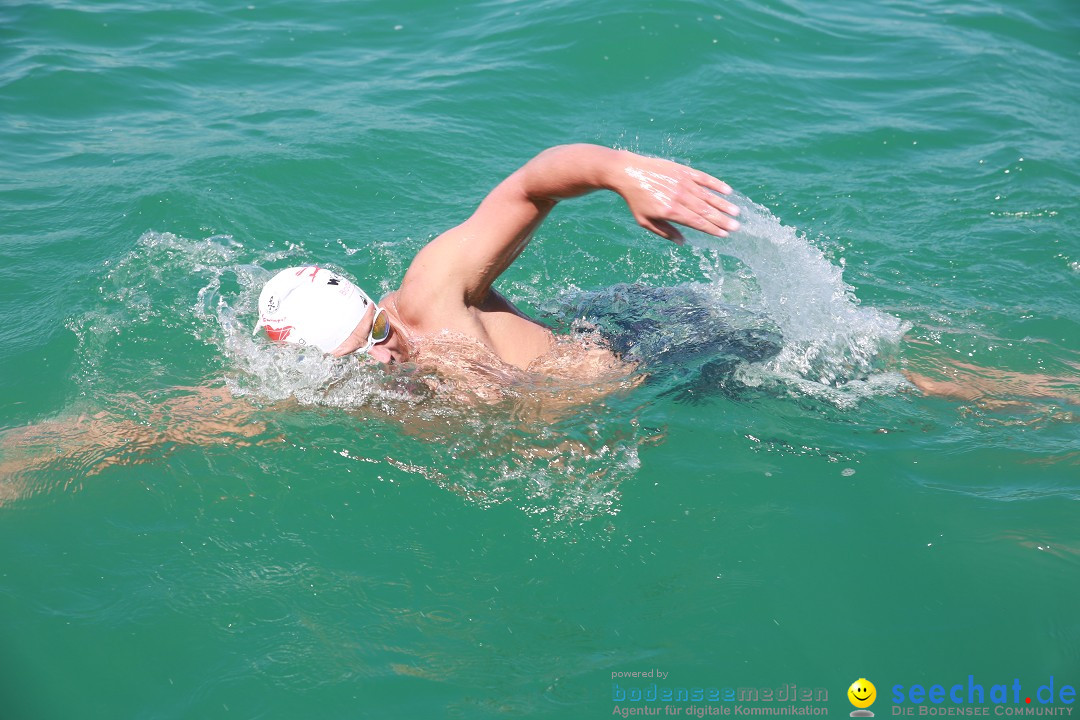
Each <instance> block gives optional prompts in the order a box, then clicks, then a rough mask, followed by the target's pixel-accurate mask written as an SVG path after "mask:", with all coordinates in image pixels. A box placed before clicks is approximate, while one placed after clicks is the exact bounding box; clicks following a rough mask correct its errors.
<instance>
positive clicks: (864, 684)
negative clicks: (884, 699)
mask: <svg viewBox="0 0 1080 720" xmlns="http://www.w3.org/2000/svg"><path fill="white" fill-rule="evenodd" d="M847 697H848V700H850V701H851V704H852V705H854V706H855V708H856V709H855V710H852V711H851V717H874V713H872V712H871V711H869V710H867V709H866V708H868V707H870V706H871V705H873V704H874V701H875V700H877V688H875V687H874V683H872V682H870V681H869V680H867V679H866V678H859V679H858V680H856V681H855V682H853V683H851V687H849V688H848V689H847Z"/></svg>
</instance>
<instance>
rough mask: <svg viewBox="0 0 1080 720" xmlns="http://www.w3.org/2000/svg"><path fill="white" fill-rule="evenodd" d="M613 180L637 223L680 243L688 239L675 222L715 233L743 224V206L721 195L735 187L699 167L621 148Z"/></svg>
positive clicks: (613, 184)
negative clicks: (739, 206)
mask: <svg viewBox="0 0 1080 720" xmlns="http://www.w3.org/2000/svg"><path fill="white" fill-rule="evenodd" d="M609 183H610V187H611V189H612V190H614V191H615V192H617V193H619V195H621V196H622V197H623V199H624V200H626V204H627V206H629V208H630V212H631V213H633V215H634V219H635V220H637V222H638V225H641V227H643V228H645V229H646V230H649V231H651V232H654V233H656V234H657V235H659V236H660V237H662V238H665V239H667V240H671V241H672V242H674V243H676V244H678V245H682V244H683V242H685V239H684V238H683V235H682V233H681V232H679V230H678V228H676V227H675V225H673V224H672V223H678V224H679V225H685V226H686V227H689V228H693V229H694V230H700V231H701V232H703V233H707V234H709V235H714V236H716V237H727V236H728V233H731V232H735V231H736V230H738V229H739V222H738V220H736V219H735V218H736V217H737V216H738V214H739V208H738V207H737V206H736V205H734V204H733V203H731V202H728V201H727V200H725V199H724V198H723V197H721V195H730V194H731V186H729V185H728V184H727V183H726V182H723V181H722V180H719V179H717V178H715V177H713V176H712V175H709V174H708V173H703V172H701V171H700V170H695V169H693V168H690V167H687V166H685V165H680V164H679V163H677V162H672V161H670V160H663V159H660V158H650V157H643V156H641V155H636V154H634V153H631V152H628V151H621V152H620V154H619V162H618V163H617V164H616V166H615V171H614V172H611V173H610V174H609Z"/></svg>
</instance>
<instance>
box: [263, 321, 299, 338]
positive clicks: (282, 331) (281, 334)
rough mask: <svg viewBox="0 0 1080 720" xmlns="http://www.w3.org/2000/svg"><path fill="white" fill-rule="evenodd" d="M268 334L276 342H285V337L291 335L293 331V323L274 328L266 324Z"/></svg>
mask: <svg viewBox="0 0 1080 720" xmlns="http://www.w3.org/2000/svg"><path fill="white" fill-rule="evenodd" d="M265 329H266V335H267V337H269V338H270V339H271V340H273V341H274V342H284V341H285V338H287V337H289V333H291V332H292V329H293V328H292V325H286V326H285V327H283V328H272V327H270V326H269V325H267V326H266V328H265Z"/></svg>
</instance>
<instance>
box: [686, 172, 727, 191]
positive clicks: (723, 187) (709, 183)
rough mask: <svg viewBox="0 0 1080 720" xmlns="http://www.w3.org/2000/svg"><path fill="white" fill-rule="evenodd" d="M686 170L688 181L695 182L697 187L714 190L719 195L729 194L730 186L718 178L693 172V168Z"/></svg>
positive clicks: (704, 173)
mask: <svg viewBox="0 0 1080 720" xmlns="http://www.w3.org/2000/svg"><path fill="white" fill-rule="evenodd" d="M684 167H685V166H684ZM688 170H689V176H690V179H691V180H693V181H694V182H696V183H697V184H698V185H701V186H702V187H707V188H709V189H710V190H714V191H716V192H718V193H720V194H721V195H730V194H731V186H730V185H728V184H727V183H726V182H724V181H723V180H721V179H720V178H716V177H713V176H712V175H710V174H709V173H706V172H701V171H700V170H694V169H693V168H688Z"/></svg>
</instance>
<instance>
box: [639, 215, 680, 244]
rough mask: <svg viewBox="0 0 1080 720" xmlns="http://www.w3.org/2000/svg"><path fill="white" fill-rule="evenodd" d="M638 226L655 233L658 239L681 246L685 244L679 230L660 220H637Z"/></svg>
mask: <svg viewBox="0 0 1080 720" xmlns="http://www.w3.org/2000/svg"><path fill="white" fill-rule="evenodd" d="M638 224H639V225H641V227H643V228H645V229H646V230H648V231H649V232H653V233H656V234H657V235H659V236H660V237H662V238H664V239H665V240H670V241H671V242H673V243H675V244H676V245H682V244H683V243H684V242H686V238H684V237H683V234H682V233H681V232H679V229H678V228H677V227H675V226H674V225H672V224H671V223H669V222H668V221H667V220H661V219H660V218H639V219H638Z"/></svg>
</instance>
